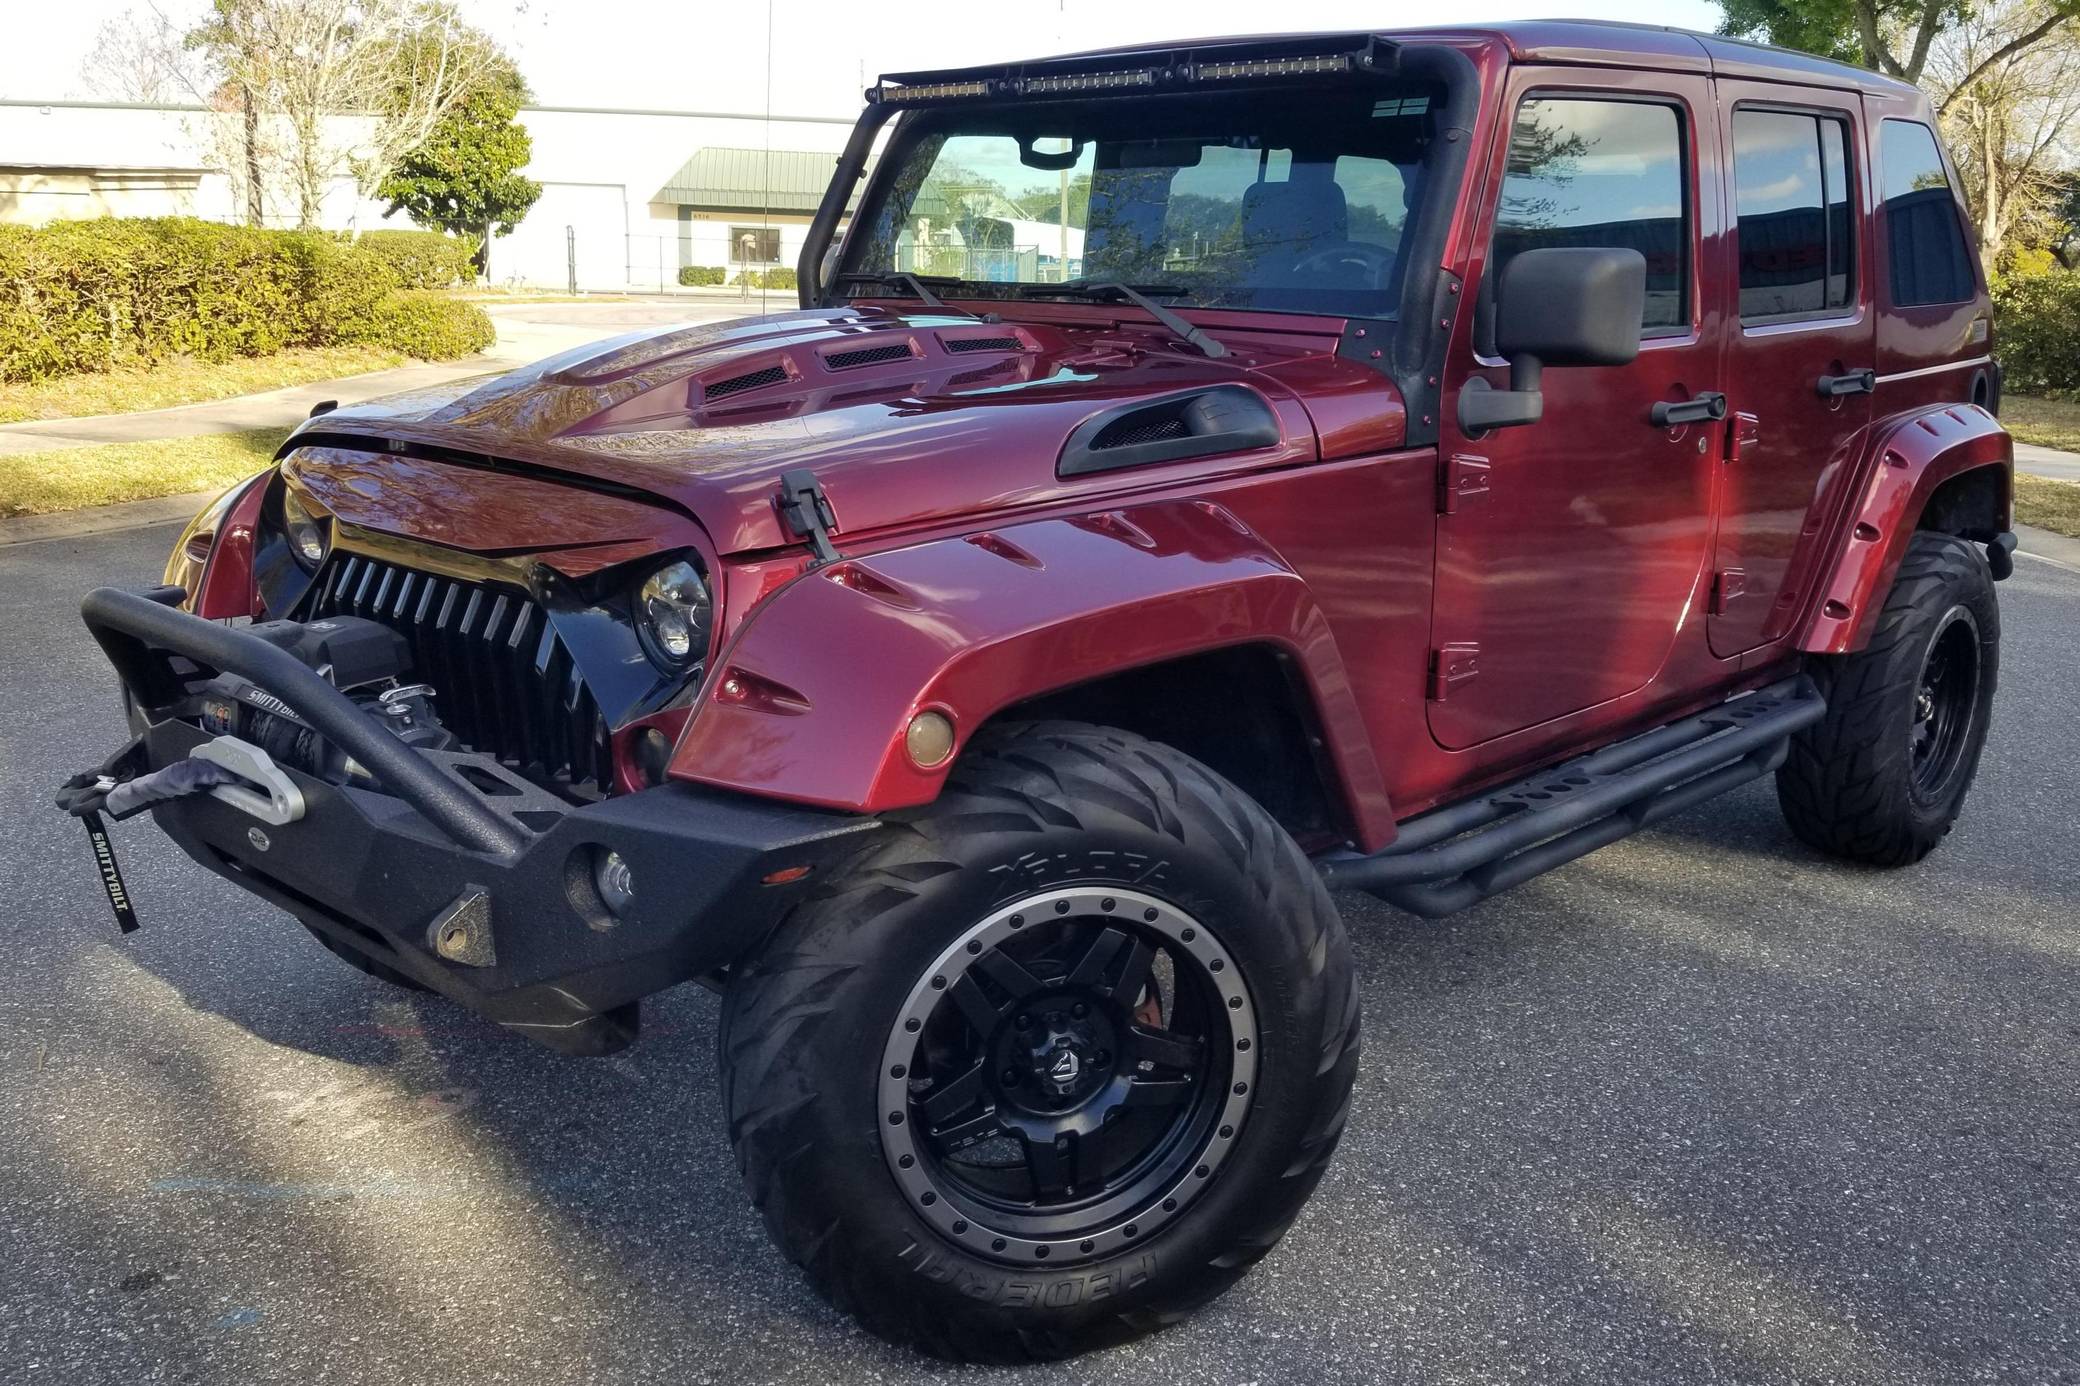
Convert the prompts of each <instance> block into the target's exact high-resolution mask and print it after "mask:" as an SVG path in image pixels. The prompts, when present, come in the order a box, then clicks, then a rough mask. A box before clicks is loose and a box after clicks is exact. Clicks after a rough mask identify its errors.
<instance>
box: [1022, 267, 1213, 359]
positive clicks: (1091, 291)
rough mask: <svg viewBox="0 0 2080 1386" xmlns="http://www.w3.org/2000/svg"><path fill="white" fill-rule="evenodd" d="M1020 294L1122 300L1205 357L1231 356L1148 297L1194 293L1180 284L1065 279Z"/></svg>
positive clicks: (1030, 286) (1027, 287)
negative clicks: (1189, 344)
mask: <svg viewBox="0 0 2080 1386" xmlns="http://www.w3.org/2000/svg"><path fill="white" fill-rule="evenodd" d="M1018 292H1019V296H1020V297H1021V298H1097V299H1104V298H1114V297H1118V298H1123V299H1125V300H1126V301H1127V302H1129V303H1131V304H1133V305H1134V306H1135V307H1136V308H1139V309H1140V310H1141V311H1142V312H1144V313H1147V314H1148V315H1149V316H1150V317H1152V318H1154V319H1155V320H1156V321H1157V322H1159V323H1161V324H1162V325H1163V326H1165V327H1167V328H1169V329H1170V330H1171V331H1172V332H1175V333H1176V334H1177V335H1178V336H1180V337H1182V338H1184V339H1185V340H1186V341H1187V342H1190V343H1191V344H1192V345H1193V346H1195V347H1197V348H1198V349H1199V353H1200V354H1201V355H1202V356H1213V357H1220V356H1226V355H1227V354H1228V349H1227V348H1226V347H1224V346H1222V345H1221V344H1220V343H1219V342H1217V341H1215V340H1214V339H1213V338H1212V337H1210V336H1208V335H1207V333H1206V331H1205V330H1204V329H1203V328H1198V327H1194V326H1192V324H1191V323H1189V322H1187V321H1185V320H1184V319H1183V318H1181V317H1179V316H1178V315H1177V314H1175V313H1173V312H1171V311H1170V310H1169V309H1168V308H1165V307H1164V306H1163V305H1162V304H1160V303H1158V302H1156V301H1155V300H1154V299H1152V298H1150V297H1149V295H1150V294H1186V293H1190V292H1191V290H1190V289H1187V288H1183V287H1182V286H1180V285H1177V284H1122V283H1120V282H1119V281H1118V280H1116V279H1065V280H1063V281H1062V282H1061V283H1059V284H1021V285H1020V286H1019V290H1018Z"/></svg>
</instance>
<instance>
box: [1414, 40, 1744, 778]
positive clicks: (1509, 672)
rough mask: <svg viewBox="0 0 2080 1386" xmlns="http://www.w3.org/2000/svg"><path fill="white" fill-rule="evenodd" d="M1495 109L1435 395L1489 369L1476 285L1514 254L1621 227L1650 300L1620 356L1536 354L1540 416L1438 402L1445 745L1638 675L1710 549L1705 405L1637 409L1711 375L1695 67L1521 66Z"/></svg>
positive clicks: (1715, 371) (1686, 611)
mask: <svg viewBox="0 0 2080 1386" xmlns="http://www.w3.org/2000/svg"><path fill="white" fill-rule="evenodd" d="M1508 110H1509V112H1510V117H1509V123H1508V124H1507V126H1506V127H1505V128H1506V130H1507V140H1506V144H1507V147H1506V148H1505V149H1503V150H1498V151H1496V152H1495V153H1494V155H1493V156H1492V157H1493V159H1494V163H1493V164H1491V166H1490V168H1491V172H1490V176H1489V178H1488V180H1487V187H1488V189H1489V190H1490V191H1489V194H1488V197H1487V199H1486V201H1487V203H1488V205H1487V208H1486V210H1485V212H1484V221H1483V223H1482V224H1483V225H1487V226H1491V227H1492V228H1493V231H1492V235H1491V236H1490V237H1489V238H1488V240H1487V244H1486V247H1485V250H1484V251H1480V250H1477V251H1476V252H1475V256H1474V261H1473V263H1470V264H1469V267H1468V277H1469V279H1470V280H1472V281H1474V282H1473V287H1474V289H1475V291H1476V293H1479V294H1481V295H1483V297H1482V298H1480V299H1479V300H1477V302H1478V303H1480V304H1481V306H1482V311H1480V312H1477V313H1475V314H1470V315H1466V314H1462V315H1461V317H1462V327H1461V331H1460V333H1459V335H1458V338H1457V339H1456V340H1455V341H1454V344H1453V347H1452V350H1451V354H1450V357H1449V358H1448V362H1447V368H1448V371H1449V376H1448V379H1447V382H1446V385H1447V392H1448V393H1447V398H1451V397H1452V395H1453V393H1454V392H1456V391H1457V390H1458V389H1461V388H1464V387H1465V385H1466V383H1467V381H1468V380H1469V379H1473V378H1480V379H1484V380H1486V381H1487V382H1488V383H1489V384H1490V385H1492V386H1495V387H1496V388H1500V389H1507V388H1508V385H1509V371H1508V369H1507V367H1506V365H1505V363H1504V362H1503V361H1502V360H1501V359H1500V358H1499V357H1497V356H1496V355H1495V353H1494V351H1493V349H1492V345H1491V343H1490V342H1489V341H1487V340H1484V338H1485V337H1486V336H1487V335H1488V331H1489V329H1488V328H1486V327H1485V326H1483V325H1482V324H1485V323H1487V322H1489V321H1490V320H1491V316H1492V315H1491V313H1490V312H1489V311H1488V306H1487V305H1488V299H1487V297H1486V295H1487V293H1488V290H1487V288H1486V287H1485V286H1488V285H1492V284H1493V283H1494V281H1495V279H1496V278H1497V277H1498V275H1499V274H1500V272H1501V269H1502V267H1503V266H1504V265H1505V264H1506V263H1507V262H1508V260H1509V258H1510V257H1511V256H1513V255H1516V254H1519V253H1521V252H1523V251H1525V250H1530V249H1535V248H1539V247H1545V246H1619V247H1630V248H1632V249H1636V250H1638V251H1640V252H1641V254H1643V255H1644V256H1645V257H1646V261H1647V300H1646V307H1645V313H1644V318H1643V322H1642V331H1643V341H1642V345H1641V348H1640V353H1639V358H1638V360H1636V361H1635V362H1633V363H1632V364H1631V365H1628V366H1610V367H1584V368H1571V369H1551V370H1548V371H1546V372H1545V377H1544V381H1543V389H1544V393H1545V415H1544V417H1543V419H1541V420H1540V422H1538V423H1536V424H1532V425H1529V426H1527V427H1521V428H1505V429H1496V430H1493V431H1491V432H1489V433H1488V434H1487V435H1486V436H1484V437H1474V436H1469V435H1467V434H1465V433H1463V432H1461V431H1460V430H1459V429H1458V427H1457V425H1456V422H1455V420H1454V419H1453V410H1451V409H1450V408H1447V409H1446V411H1445V416H1444V418H1443V419H1442V420H1441V421H1440V422H1441V432H1440V437H1439V451H1440V454H1441V463H1442V466H1443V470H1444V474H1443V476H1442V477H1441V478H1440V484H1439V509H1440V511H1442V512H1443V513H1442V514H1441V515H1440V517H1439V519H1438V529H1437V533H1438V559H1437V596H1436V606H1435V611H1434V616H1433V621H1432V640H1433V643H1434V647H1435V648H1434V649H1433V652H1432V656H1431V658H1432V676H1431V680H1430V688H1429V694H1430V703H1429V709H1430V714H1429V721H1430V729H1431V733H1432V735H1433V736H1434V737H1435V738H1436V740H1437V741H1438V742H1439V743H1440V744H1442V745H1444V746H1447V747H1450V748H1453V749H1458V748H1461V747H1468V746H1473V745H1477V744H1479V743H1481V742H1485V741H1489V740H1492V739H1494V738H1496V737H1499V736H1503V735H1507V734H1509V733H1511V732H1516V731H1519V730H1522V729H1524V728H1527V727H1532V726H1536V725H1537V724H1539V723H1542V722H1548V721H1551V720H1552V719H1554V718H1557V717H1562V716H1565V715H1567V714H1568V713H1571V712H1575V711H1577V710H1579V709H1582V708H1586V707H1590V706H1593V705H1595V704H1597V703H1602V702H1607V701H1609V700H1611V699H1613V698H1619V697H1623V696H1624V695H1626V694H1628V693H1632V692H1634V691H1636V690H1638V689H1640V688H1642V687H1644V686H1645V685H1647V684H1648V683H1649V682H1651V681H1652V680H1653V679H1654V678H1655V676H1656V675H1657V674H1658V673H1659V672H1660V671H1661V669H1662V668H1663V666H1664V665H1665V664H1666V663H1667V661H1668V658H1669V654H1670V651H1671V649H1672V648H1673V646H1674V643H1675V640H1676V638H1677V636H1678V634H1679V632H1681V630H1682V629H1683V626H1684V623H1685V621H1686V620H1687V619H1688V618H1689V616H1690V614H1691V607H1692V602H1693V597H1694V593H1695V588H1696V585H1697V582H1698V579H1699V576H1700V574H1701V573H1702V572H1703V571H1704V568H1705V561H1706V559H1707V557H1708V555H1709V545H1710V540H1711V486H1712V482H1713V473H1714V468H1715V467H1716V465H1717V450H1718V447H1719V438H1720V426H1719V425H1717V424H1714V423H1710V422H1704V423H1691V424H1681V425H1678V426H1675V427H1672V428H1662V427H1656V426H1655V425H1654V423H1653V422H1652V418H1653V412H1654V406H1655V405H1656V404H1658V403H1660V402H1662V401H1664V400H1665V401H1669V402H1671V403H1676V402H1681V401H1687V400H1693V399H1695V398H1697V397H1698V396H1700V395H1706V394H1709V392H1711V391H1714V390H1717V389H1720V388H1722V386H1721V382H1720V378H1719V369H1720V361H1719V343H1718V341H1717V339H1716V329H1717V325H1718V322H1719V320H1720V314H1721V312H1722V306H1721V303H1720V300H1719V298H1718V296H1717V294H1716V293H1715V292H1713V291H1712V290H1711V289H1710V281H1709V280H1705V281H1702V282H1701V281H1700V278H1699V276H1698V274H1697V265H1698V263H1699V256H1700V245H1701V237H1702V236H1708V235H1710V234H1711V233H1710V231H1709V230H1707V229H1706V228H1715V227H1716V226H1717V225H1718V224H1719V216H1720V210H1719V198H1718V186H1719V185H1718V178H1717V164H1716V152H1717V148H1718V146H1717V138H1718V137H1717V127H1716V115H1715V112H1714V109H1713V106H1712V95H1711V87H1710V82H1709V79H1707V78H1706V77H1704V76H1702V75H1695V74H1684V73H1624V72H1615V71H1598V70H1595V69H1588V68H1518V69H1516V70H1515V71H1513V73H1512V74H1511V78H1510V88H1509V106H1508ZM1700 167H1702V168H1704V169H1706V170H1709V175H1708V176H1707V177H1705V178H1702V179H1701V178H1700V177H1699V169H1700ZM1467 318H1474V319H1477V320H1478V321H1477V322H1475V323H1473V324H1471V325H1468V324H1466V322H1465V320H1466V319H1467Z"/></svg>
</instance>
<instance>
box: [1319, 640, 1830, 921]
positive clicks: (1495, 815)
mask: <svg viewBox="0 0 2080 1386" xmlns="http://www.w3.org/2000/svg"><path fill="white" fill-rule="evenodd" d="M1826 711H1827V703H1826V701H1825V699H1823V698H1822V697H1821V696H1820V690H1819V689H1818V688H1817V687H1815V686H1814V683H1813V681H1812V679H1810V678H1808V677H1807V676H1806V675H1804V674H1799V675H1796V676H1795V677H1792V678H1788V679H1785V680H1784V681H1783V682H1782V683H1774V684H1771V685H1770V686H1769V687H1767V688H1763V689H1760V690H1758V691H1756V692H1754V693H1750V694H1748V695H1746V696H1745V697H1740V698H1735V699H1734V700H1732V701H1731V702H1728V703H1722V704H1721V705H1720V706H1718V707H1715V708H1713V709H1712V710H1711V711H1709V712H1701V713H1698V714H1697V715H1696V716H1694V717H1686V718H1684V719H1683V720H1682V721H1680V722H1671V723H1669V724H1668V725H1667V726H1665V727H1658V728H1656V729H1655V730H1653V731H1650V732H1647V733H1645V734H1643V735H1640V736H1635V737H1633V738H1632V739H1631V740H1629V741H1620V742H1619V743H1617V744H1616V745H1614V746H1606V747H1604V748H1603V749H1602V750H1600V751H1596V752H1592V753H1591V754H1589V755H1586V756H1582V757H1580V758H1579V759H1576V760H1571V761H1566V762H1564V763H1562V764H1560V765H1556V766H1554V767H1552V768H1551V769H1548V770H1542V771H1540V772H1539V773H1537V774H1535V775H1530V776H1527V777H1526V778H1524V779H1521V780H1518V781H1517V782H1516V783H1515V784H1512V785H1508V786H1505V787H1504V788H1501V789H1497V790H1493V791H1491V792H1489V793H1486V794H1481V795H1478V796H1476V797H1474V798H1472V799H1468V800H1465V801H1464V802H1462V803H1457V804H1451V805H1448V806H1446V807H1444V808H1441V809H1434V810H1432V811H1431V812H1429V813H1426V814H1423V815H1422V816H1421V817H1418V818H1411V819H1410V820H1409V821H1408V822H1406V823H1404V824H1402V825H1401V835H1400V836H1399V837H1397V838H1396V839H1395V840H1394V842H1393V845H1391V846H1389V847H1388V848H1387V849H1386V850H1384V851H1382V852H1377V853H1375V854H1373V855H1372V856H1369V857H1367V856H1359V855H1358V854H1357V853H1355V852H1342V853H1337V854H1334V855H1331V856H1327V857H1323V858H1321V859H1320V860H1319V861H1318V862H1317V863H1316V866H1317V868H1318V869H1319V870H1320V872H1321V875H1322V880H1323V881H1324V883H1326V884H1327V885H1328V886H1329V887H1330V888H1331V889H1335V890H1346V889H1354V890H1366V891H1370V892H1372V893H1373V894H1374V895H1377V896H1379V897H1380V898H1381V899H1382V900H1385V901H1386V902H1387V903H1388V904H1391V905H1395V906H1398V907H1400V908H1401V909H1404V910H1408V911H1410V912H1411V913H1414V914H1419V915H1422V916H1423V917H1424V918H1426V919H1436V918H1438V917H1440V916H1442V915H1447V914H1450V913H1452V912H1453V911H1454V910H1462V909H1465V908H1466V907H1467V906H1468V905H1473V904H1477V903H1479V902H1480V901H1482V900H1485V899H1487V898H1488V897H1489V896H1490V895H1493V894H1495V893H1496V892H1497V891H1502V890H1507V889H1509V888H1510V887H1511V886H1513V885H1519V884H1521V883H1523V882H1524V881H1527V880H1529V879H1530V878H1531V877H1533V876H1536V875H1538V874H1539V873H1541V872H1544V871H1550V870H1552V869H1553V868H1554V867H1556V866H1563V865H1565V864H1566V863H1568V862H1571V861H1573V860H1574V859H1575V858H1576V857H1580V856H1584V855H1586V854H1588V853H1590V852H1593V851H1595V850H1596V849H1597V848H1598V847H1603V846H1607V845H1609V844H1610V843H1613V842H1616V841H1617V840H1618V839H1619V838H1621V837H1626V836H1629V835H1630V834H1632V833H1636V832H1638V831H1639V830H1640V829H1641V828H1644V827H1646V826H1648V825H1649V824H1651V823H1658V822H1659V821H1661V820H1662V819H1664V818H1666V817H1668V816H1669V815H1671V814H1675V813H1680V812H1682V811H1683V810H1684V809H1687V808H1691V807H1694V806H1695V805H1697V804H1701V803H1703V802H1704V801H1705V800H1707V799H1710V798H1712V797H1714V796H1715V795H1718V794H1723V793H1725V792H1726V791H1727V790H1729V789H1732V788H1734V787H1735V786H1737V785H1741V784H1745V783H1747V782H1748V781H1749V780H1754V779H1760V778H1761V777H1762V776H1764V775H1767V774H1769V773H1770V772H1771V771H1773V770H1775V769H1776V768H1777V767H1778V766H1779V765H1782V764H1783V763H1784V757H1785V756H1786V755H1788V754H1789V753H1790V749H1791V735H1792V733H1793V732H1796V731H1798V730H1800V729H1801V728H1804V727H1809V726H1811V725H1812V724H1813V723H1815V722H1817V721H1819V720H1820V718H1821V715H1822V714H1823V713H1825V712H1826Z"/></svg>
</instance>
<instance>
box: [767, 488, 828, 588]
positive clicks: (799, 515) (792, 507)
mask: <svg viewBox="0 0 2080 1386" xmlns="http://www.w3.org/2000/svg"><path fill="white" fill-rule="evenodd" d="M775 504H777V505H778V506H779V507H780V519H781V522H782V523H783V524H785V525H786V526H787V528H788V532H789V533H791V534H793V535H794V536H795V537H796V538H798V539H807V540H808V541H809V549H810V551H811V552H812V553H813V554H815V559H814V561H813V565H812V566H817V567H820V566H822V565H823V564H825V563H835V562H837V561H838V550H837V546H836V545H834V544H832V543H831V531H832V530H834V529H836V528H837V527H838V517H837V516H836V515H835V514H833V513H832V512H831V500H830V497H829V496H826V495H825V494H824V493H823V483H822V482H820V481H818V480H817V479H816V473H814V472H812V471H810V470H809V469H808V468H806V467H804V468H802V469H800V470H798V471H792V472H782V473H781V474H780V495H779V497H778V498H777V499H776V501H775Z"/></svg>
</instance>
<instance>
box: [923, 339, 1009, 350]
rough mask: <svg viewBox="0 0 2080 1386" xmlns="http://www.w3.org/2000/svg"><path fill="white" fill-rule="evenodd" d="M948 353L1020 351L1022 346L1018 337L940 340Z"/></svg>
mask: <svg viewBox="0 0 2080 1386" xmlns="http://www.w3.org/2000/svg"><path fill="white" fill-rule="evenodd" d="M940 341H941V343H942V344H943V345H944V346H945V347H946V349H947V350H948V351H956V352H958V351H1018V350H1021V349H1022V344H1021V343H1020V342H1019V340H1018V338H1016V337H955V338H952V339H951V340H948V339H946V338H943V337H942V338H941V339H940Z"/></svg>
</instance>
